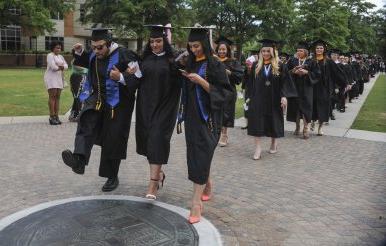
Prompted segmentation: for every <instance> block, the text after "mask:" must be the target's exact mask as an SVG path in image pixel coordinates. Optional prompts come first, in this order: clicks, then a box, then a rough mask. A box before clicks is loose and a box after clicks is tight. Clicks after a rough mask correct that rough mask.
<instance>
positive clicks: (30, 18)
mask: <svg viewBox="0 0 386 246" xmlns="http://www.w3.org/2000/svg"><path fill="white" fill-rule="evenodd" d="M74 2H75V0H67V1H63V0H61V1H54V0H40V1H38V0H0V24H1V26H7V25H17V26H21V28H22V30H23V32H24V33H25V34H27V35H42V34H44V32H46V31H47V32H52V31H54V30H55V29H54V23H53V22H52V21H51V13H52V12H56V13H60V14H64V13H67V12H68V11H71V10H72V8H73V6H74Z"/></svg>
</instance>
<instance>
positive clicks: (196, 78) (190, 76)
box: [182, 73, 202, 84]
mask: <svg viewBox="0 0 386 246" xmlns="http://www.w3.org/2000/svg"><path fill="white" fill-rule="evenodd" d="M182 75H184V76H185V77H187V78H188V79H189V80H190V81H192V82H193V83H195V84H200V83H201V82H202V78H201V76H200V75H198V74H197V73H182Z"/></svg>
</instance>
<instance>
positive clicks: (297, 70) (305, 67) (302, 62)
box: [287, 42, 320, 139]
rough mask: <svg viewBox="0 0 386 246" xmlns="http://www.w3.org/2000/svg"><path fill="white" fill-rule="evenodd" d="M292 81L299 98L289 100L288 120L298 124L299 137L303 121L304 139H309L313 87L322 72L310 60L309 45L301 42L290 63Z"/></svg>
mask: <svg viewBox="0 0 386 246" xmlns="http://www.w3.org/2000/svg"><path fill="white" fill-rule="evenodd" d="M287 66H288V70H289V71H290V74H291V77H292V80H293V82H294V84H295V87H296V91H297V94H298V97H297V98H289V99H288V108H287V120H288V121H291V122H296V129H295V132H294V134H295V135H299V132H300V119H302V120H303V138H304V139H308V138H309V132H308V127H309V123H310V122H311V119H312V106H313V105H312V104H313V95H314V91H313V86H314V84H315V83H317V82H318V79H319V76H320V71H319V69H318V66H317V65H316V63H315V61H313V60H312V59H310V58H308V44H307V43H306V42H299V43H298V45H297V51H296V57H293V58H291V59H290V60H289V61H288V63H287Z"/></svg>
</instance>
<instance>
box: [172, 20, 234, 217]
mask: <svg viewBox="0 0 386 246" xmlns="http://www.w3.org/2000/svg"><path fill="white" fill-rule="evenodd" d="M190 29H191V31H190V33H189V39H188V51H189V57H188V60H187V63H186V68H185V70H186V71H185V72H184V71H182V75H183V76H185V78H186V79H184V80H183V84H182V96H181V105H180V110H179V115H178V124H179V126H180V124H181V123H182V121H184V122H185V123H184V126H185V139H186V148H187V151H186V152H187V164H188V176H189V180H191V181H192V182H193V197H192V206H191V210H190V216H189V222H190V223H197V222H199V221H200V218H201V212H202V200H203V201H207V200H210V198H211V196H212V189H211V188H212V184H211V182H210V180H209V175H210V166H211V163H212V158H213V154H214V150H215V148H216V146H217V143H218V140H219V138H220V134H221V127H222V116H223V105H224V102H226V101H227V98H228V97H229V96H230V95H231V93H232V88H231V85H230V84H229V80H228V76H227V74H226V71H225V66H224V65H223V64H222V63H221V62H220V61H219V60H218V59H217V58H215V57H214V56H213V54H212V49H211V48H210V44H209V40H208V29H206V28H203V27H194V28H190ZM178 128H179V127H178Z"/></svg>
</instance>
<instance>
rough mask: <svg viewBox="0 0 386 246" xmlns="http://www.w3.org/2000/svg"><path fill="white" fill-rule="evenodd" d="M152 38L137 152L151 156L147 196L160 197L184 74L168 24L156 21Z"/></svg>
mask: <svg viewBox="0 0 386 246" xmlns="http://www.w3.org/2000/svg"><path fill="white" fill-rule="evenodd" d="M149 27H150V28H151V33H150V38H149V41H148V43H147V45H146V48H145V50H144V54H143V60H142V63H141V66H140V68H141V69H140V70H141V72H142V78H141V81H140V85H139V89H138V94H137V104H136V124H135V134H136V135H135V136H136V140H137V153H138V154H140V155H144V156H146V157H147V160H148V162H149V164H150V182H149V187H148V191H147V195H146V198H148V199H153V200H155V199H156V194H157V190H158V187H159V183H160V182H161V184H162V185H163V182H164V179H165V174H164V172H163V171H162V170H161V166H162V165H164V164H167V163H168V159H169V153H170V139H171V137H172V134H173V130H174V127H175V124H176V119H177V109H178V102H179V94H180V85H179V83H178V79H179V77H180V76H181V75H180V72H179V71H178V70H177V66H176V64H175V62H174V58H173V52H172V48H171V46H170V44H169V41H168V39H167V37H166V28H165V27H163V26H158V25H152V26H149Z"/></svg>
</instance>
